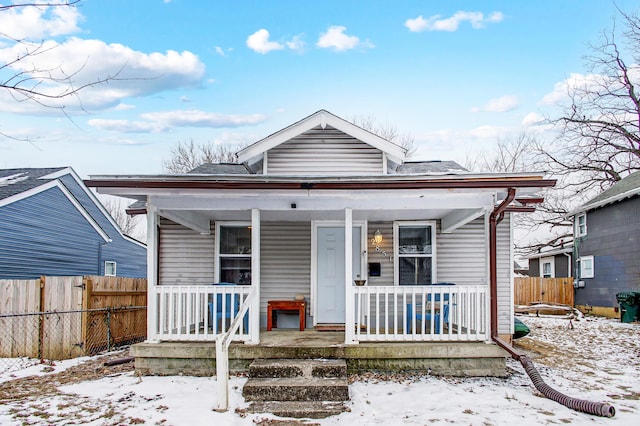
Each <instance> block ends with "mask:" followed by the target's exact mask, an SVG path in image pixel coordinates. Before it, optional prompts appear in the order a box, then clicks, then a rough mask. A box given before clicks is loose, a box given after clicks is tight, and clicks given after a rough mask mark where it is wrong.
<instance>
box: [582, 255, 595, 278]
mask: <svg viewBox="0 0 640 426" xmlns="http://www.w3.org/2000/svg"><path fill="white" fill-rule="evenodd" d="M578 270H579V271H580V278H593V277H594V276H595V270H594V263H593V256H582V257H580V258H578Z"/></svg>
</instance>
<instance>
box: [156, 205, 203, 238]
mask: <svg viewBox="0 0 640 426" xmlns="http://www.w3.org/2000/svg"><path fill="white" fill-rule="evenodd" d="M158 213H160V215H161V216H164V217H166V218H167V219H169V220H172V221H173V222H176V223H179V224H180V225H182V226H186V227H187V228H189V229H192V230H194V231H196V232H198V233H199V234H202V235H209V234H211V227H210V224H209V218H208V217H206V216H204V215H202V214H199V213H195V212H193V211H176V210H164V209H162V210H159V212H158Z"/></svg>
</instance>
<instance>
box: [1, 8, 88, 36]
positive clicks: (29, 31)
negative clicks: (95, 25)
mask: <svg viewBox="0 0 640 426" xmlns="http://www.w3.org/2000/svg"><path fill="white" fill-rule="evenodd" d="M82 19H83V17H82V15H81V14H80V12H79V11H78V8H76V7H73V6H54V7H44V6H42V7H34V6H24V7H16V8H11V9H7V10H4V11H2V13H0V28H1V29H2V30H0V39H2V38H11V39H13V40H34V39H43V38H47V37H55V36H60V35H66V34H73V33H76V32H78V31H80V28H79V27H78V23H79V22H80V21H81V20H82Z"/></svg>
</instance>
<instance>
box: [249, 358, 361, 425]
mask: <svg viewBox="0 0 640 426" xmlns="http://www.w3.org/2000/svg"><path fill="white" fill-rule="evenodd" d="M242 395H243V396H244V397H245V399H246V400H247V401H252V403H251V404H250V406H249V407H248V409H247V411H248V412H253V413H260V412H265V411H266V412H270V413H273V414H275V415H278V416H283V417H295V418H325V417H329V416H333V415H336V414H340V413H341V412H343V411H346V410H347V408H346V407H345V406H344V404H343V401H346V400H348V399H349V382H348V379H347V363H346V361H345V360H344V359H275V360H264V359H262V360H255V361H253V362H252V363H251V365H250V367H249V380H247V382H246V383H245V385H244V388H243V389H242Z"/></svg>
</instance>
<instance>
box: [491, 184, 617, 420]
mask: <svg viewBox="0 0 640 426" xmlns="http://www.w3.org/2000/svg"><path fill="white" fill-rule="evenodd" d="M515 196H516V189H515V188H509V192H508V194H507V198H505V199H504V200H503V201H502V202H501V203H500V204H499V205H498V206H497V207H495V208H494V210H493V212H492V213H491V215H489V287H490V288H489V293H490V299H491V339H492V340H493V341H494V342H495V343H496V344H497V345H498V346H500V347H501V348H502V349H504V350H505V351H507V352H508V353H509V355H511V357H512V358H513V359H515V360H517V361H520V364H522V367H524V370H525V371H526V373H527V375H528V376H529V377H530V378H531V381H532V382H533V385H534V386H535V387H536V389H538V391H539V392H540V393H542V394H543V395H544V396H546V397H547V398H549V399H551V400H553V401H556V402H558V403H560V404H562V405H564V406H565V407H568V408H571V409H572V410H575V411H580V412H582V413H587V414H593V415H596V416H601V417H613V416H615V414H616V409H615V408H614V407H613V405H611V404H607V403H602V402H591V401H585V400H582V399H577V398H572V397H569V396H566V395H564V394H562V393H560V392H558V391H556V390H555V389H553V388H552V387H550V386H549V385H547V384H546V383H545V382H544V380H543V379H542V377H541V376H540V373H539V372H538V370H536V368H535V366H534V365H533V362H532V361H531V360H530V359H529V357H527V356H526V355H521V354H519V353H518V351H516V349H515V348H514V347H513V346H511V345H510V344H509V343H507V342H505V341H504V340H502V339H501V338H500V337H499V336H498V265H497V256H496V254H497V245H498V244H497V228H498V223H500V221H502V219H503V217H504V211H505V209H506V208H507V206H508V205H509V204H510V203H511V202H512V201H513V200H514V198H515Z"/></svg>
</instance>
